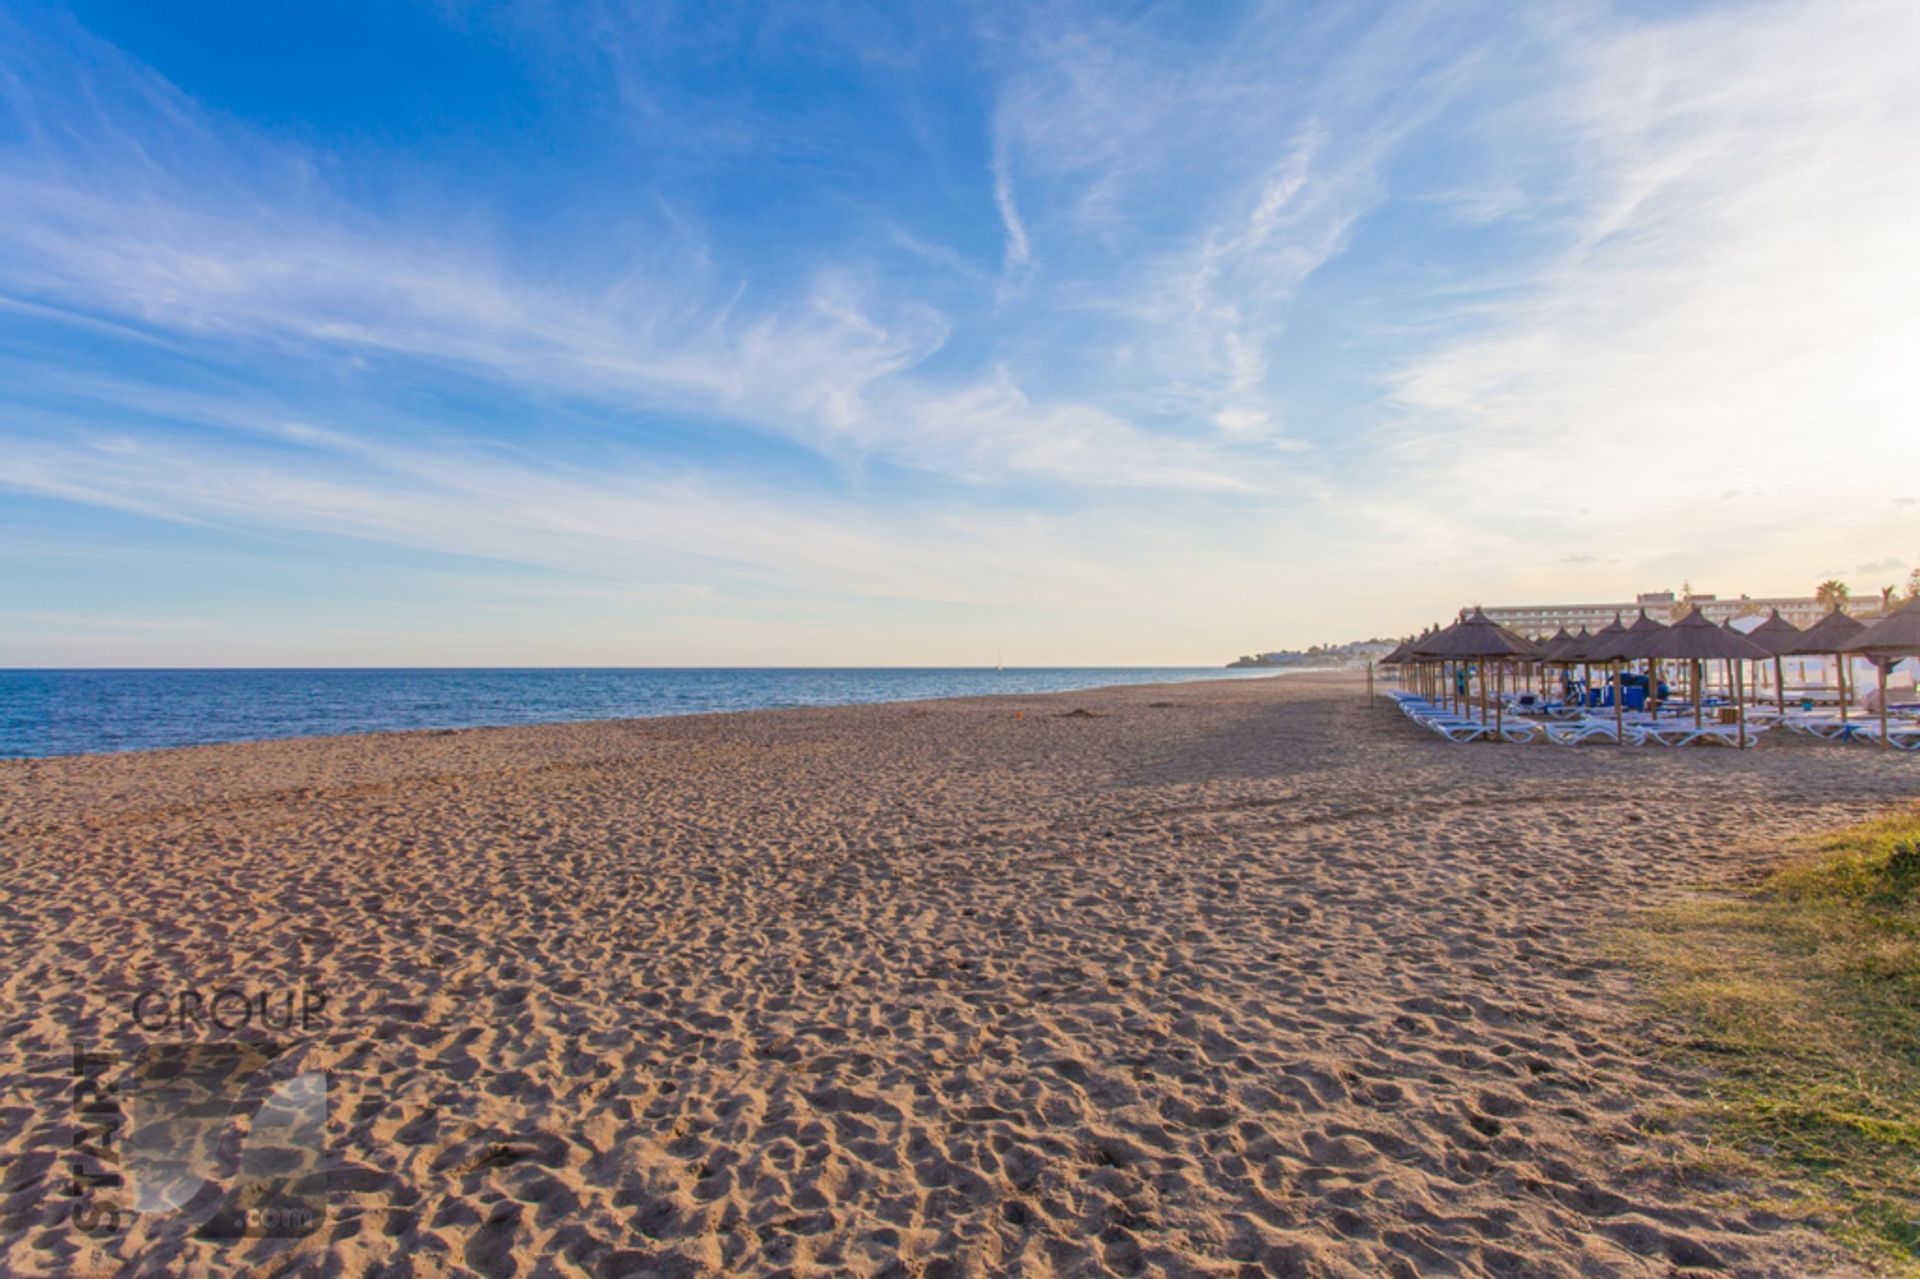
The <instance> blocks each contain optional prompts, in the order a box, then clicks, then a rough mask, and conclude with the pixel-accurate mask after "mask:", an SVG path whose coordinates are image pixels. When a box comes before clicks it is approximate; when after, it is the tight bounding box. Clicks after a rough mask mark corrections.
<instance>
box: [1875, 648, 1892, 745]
mask: <svg viewBox="0 0 1920 1279" xmlns="http://www.w3.org/2000/svg"><path fill="white" fill-rule="evenodd" d="M1874 664H1875V665H1876V666H1878V667H1879V668H1880V744H1881V745H1882V746H1885V747H1891V746H1892V745H1893V742H1892V741H1891V740H1890V739H1889V738H1888V737H1887V668H1888V667H1889V666H1892V665H1893V660H1892V659H1891V658H1886V657H1883V658H1880V659H1879V660H1878V661H1877V662H1875V663H1874Z"/></svg>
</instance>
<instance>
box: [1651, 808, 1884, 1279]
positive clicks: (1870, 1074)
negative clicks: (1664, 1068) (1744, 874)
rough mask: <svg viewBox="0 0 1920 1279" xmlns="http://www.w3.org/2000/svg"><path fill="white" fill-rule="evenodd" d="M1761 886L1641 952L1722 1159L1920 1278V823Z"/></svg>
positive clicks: (1840, 836)
mask: <svg viewBox="0 0 1920 1279" xmlns="http://www.w3.org/2000/svg"><path fill="white" fill-rule="evenodd" d="M1791 851H1792V856H1791V858H1790V860H1789V861H1788V862H1787V864H1786V865H1784V866H1783V867H1781V868H1780V869H1778V870H1776V871H1774V872H1773V873H1771V874H1769V875H1768V876H1766V877H1765V878H1764V879H1763V880H1761V881H1760V882H1758V883H1755V884H1749V885H1745V886H1742V887H1740V888H1738V889H1736V890H1727V889H1724V888H1722V889H1715V890H1711V891H1708V892H1706V893H1703V894H1700V895H1696V896H1694V897H1691V898H1689V899H1688V900H1686V901H1684V902H1681V903H1678V904H1674V905H1670V906H1666V907H1663V908H1660V909H1658V910H1655V911H1653V912H1651V913H1650V914H1649V916H1648V917H1646V918H1645V919H1643V920H1641V921H1640V922H1638V923H1636V924H1635V925H1634V926H1633V928H1632V930H1631V936H1630V942H1631V947H1630V949H1631V952H1632V954H1633V956H1634V957H1635V958H1636V960H1638V961H1641V962H1643V963H1644V964H1645V965H1646V966H1647V968H1648V970H1649V972H1650V975H1651V976H1652V978H1653V983H1654V989H1655V991H1656V992H1657V998H1658V999H1659V1001H1660V1002H1661V1004H1662V1006H1663V1011H1664V1012H1665V1013H1666V1014H1667V1015H1668V1016H1670V1017H1672V1018H1674V1019H1676V1020H1677V1021H1678V1023H1679V1025H1680V1027H1681V1035H1680V1036H1679V1041H1678V1042H1679V1045H1680V1047H1679V1051H1680V1052H1681V1053H1683V1054H1686V1055H1688V1056H1690V1057H1692V1058H1693V1059H1694V1064H1695V1065H1697V1066H1698V1067H1699V1068H1700V1070H1701V1071H1702V1073H1703V1076H1704V1078H1705V1079H1706V1081H1707V1082H1706V1087H1705V1090H1704V1095H1703V1096H1702V1098H1701V1102H1700V1105H1701V1109H1702V1112H1703V1114H1702V1115H1701V1116H1700V1118H1701V1119H1702V1121H1703V1122H1704V1124H1705V1125H1706V1126H1707V1128H1708V1129H1709V1130H1710V1131H1711V1133H1712V1144H1713V1146H1714V1147H1715V1148H1716V1149H1717V1150H1718V1151H1719V1155H1718V1156H1716V1157H1724V1156H1725V1155H1727V1154H1733V1155H1734V1156H1735V1157H1736V1158H1740V1159H1746V1160H1751V1161H1753V1163H1754V1164H1755V1165H1756V1169H1757V1170H1759V1171H1762V1172H1764V1173H1765V1174H1767V1175H1768V1176H1769V1177H1770V1178H1771V1179H1776V1180H1779V1181H1783V1182H1784V1184H1785V1185H1786V1186H1787V1187H1788V1188H1789V1189H1790V1190H1792V1191H1793V1192H1796V1193H1797V1194H1799V1195H1801V1196H1804V1203H1803V1206H1805V1205H1811V1206H1812V1208H1813V1216H1814V1217H1815V1218H1816V1219H1817V1220H1818V1221H1819V1222H1820V1223H1821V1224H1822V1225H1823V1226H1824V1227H1825V1228H1827V1229H1828V1230H1830V1231H1831V1232H1832V1233H1833V1234H1835V1235H1836V1236H1838V1237H1839V1238H1840V1239H1841V1241H1842V1242H1844V1243H1846V1244H1847V1245H1849V1246H1850V1247H1851V1248H1853V1249H1854V1250H1855V1251H1856V1252H1857V1253H1858V1254H1859V1255H1860V1256H1861V1257H1862V1259H1863V1260H1866V1261H1868V1262H1869V1263H1870V1264H1872V1265H1873V1266H1874V1267H1875V1268H1876V1269H1878V1270H1881V1271H1883V1272H1885V1273H1890V1274H1901V1275H1920V810H1911V811H1905V812H1900V813H1896V814H1892V815H1889V816H1886V817H1882V818H1880V819H1877V820H1874V821H1871V822H1868V823H1865V824H1863V825H1858V826H1853V827H1850V828H1847V829H1845V830H1841V831H1838V832H1834V833H1830V834H1826V835H1821V836H1817V837H1812V838H1809V839H1806V840H1804V841H1802V842H1801V843H1800V844H1799V845H1797V846H1796V847H1795V848H1794V849H1793V850H1791Z"/></svg>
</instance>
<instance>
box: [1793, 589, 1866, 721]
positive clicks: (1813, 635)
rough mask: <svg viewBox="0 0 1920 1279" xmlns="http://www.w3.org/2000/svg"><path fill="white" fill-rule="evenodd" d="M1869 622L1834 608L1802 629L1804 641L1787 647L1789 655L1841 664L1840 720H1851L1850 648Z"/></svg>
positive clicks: (1801, 633)
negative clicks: (1833, 660) (1849, 688)
mask: <svg viewBox="0 0 1920 1279" xmlns="http://www.w3.org/2000/svg"><path fill="white" fill-rule="evenodd" d="M1866 629H1867V624H1866V623H1865V622H1862V621H1858V620H1856V619H1854V618H1851V617H1848V616H1847V615H1846V614H1845V613H1842V612H1841V611H1840V610H1839V609H1837V608H1836V609H1834V610H1833V612H1831V613H1828V614H1827V615H1826V616H1825V617H1823V618H1821V619H1820V620H1819V621H1817V622H1815V623H1814V624H1813V625H1812V626H1809V627H1808V628H1807V629H1806V630H1804V631H1802V632H1800V640H1799V642H1798V643H1796V644H1795V645H1794V646H1793V647H1792V648H1789V649H1787V650H1786V655H1787V656H1788V657H1795V656H1800V655H1803V654H1804V655H1808V656H1819V657H1832V658H1833V659H1835V660H1836V661H1838V662H1839V663H1840V722H1841V723H1842V724H1844V723H1846V722H1847V659H1846V657H1845V655H1844V654H1845V652H1846V647H1847V645H1848V644H1849V643H1850V642H1852V641H1853V640H1854V639H1856V638H1858V637H1859V635H1860V632H1861V631H1864V630H1866Z"/></svg>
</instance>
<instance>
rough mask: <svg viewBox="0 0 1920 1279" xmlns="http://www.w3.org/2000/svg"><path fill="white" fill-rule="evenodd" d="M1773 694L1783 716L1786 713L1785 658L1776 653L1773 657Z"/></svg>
mask: <svg viewBox="0 0 1920 1279" xmlns="http://www.w3.org/2000/svg"><path fill="white" fill-rule="evenodd" d="M1773 695H1774V697H1775V699H1776V700H1777V701H1778V702H1779V704H1780V714H1781V715H1782V716H1783V717H1784V716H1785V715H1786V713H1787V659H1786V658H1784V657H1780V656H1778V655H1776V656H1775V657H1774V659H1773Z"/></svg>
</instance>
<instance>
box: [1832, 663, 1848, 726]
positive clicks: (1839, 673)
mask: <svg viewBox="0 0 1920 1279" xmlns="http://www.w3.org/2000/svg"><path fill="white" fill-rule="evenodd" d="M1834 657H1835V658H1837V659H1838V660H1839V668H1838V670H1836V671H1835V673H1834V678H1835V679H1836V680H1837V681H1839V684H1840V724H1841V726H1842V727H1845V726H1846V722H1847V659H1846V655H1845V654H1842V653H1835V654H1834ZM1841 737H1842V738H1843V739H1844V738H1845V737H1846V734H1844V733H1842V734H1841Z"/></svg>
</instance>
